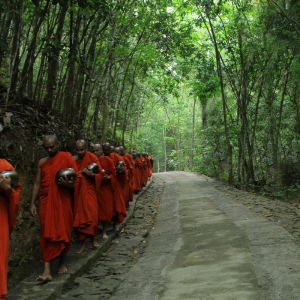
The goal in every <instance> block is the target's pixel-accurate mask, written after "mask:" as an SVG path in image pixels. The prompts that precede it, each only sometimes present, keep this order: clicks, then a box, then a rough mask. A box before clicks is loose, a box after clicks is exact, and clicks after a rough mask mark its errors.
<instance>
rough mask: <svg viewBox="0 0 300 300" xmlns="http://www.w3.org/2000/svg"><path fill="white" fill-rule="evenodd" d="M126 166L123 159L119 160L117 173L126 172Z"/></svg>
mask: <svg viewBox="0 0 300 300" xmlns="http://www.w3.org/2000/svg"><path fill="white" fill-rule="evenodd" d="M124 167H125V164H124V162H123V161H121V160H120V161H119V162H118V163H117V164H116V171H117V173H119V174H121V173H123V172H124Z"/></svg>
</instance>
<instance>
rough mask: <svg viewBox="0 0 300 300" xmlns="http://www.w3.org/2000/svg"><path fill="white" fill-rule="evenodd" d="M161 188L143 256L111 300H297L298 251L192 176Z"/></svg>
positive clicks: (166, 176) (176, 177) (281, 233)
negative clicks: (160, 198)
mask: <svg viewBox="0 0 300 300" xmlns="http://www.w3.org/2000/svg"><path fill="white" fill-rule="evenodd" d="M155 176H158V177H159V178H161V179H163V180H164V182H165V189H164V193H163V197H162V201H161V205H160V207H159V210H158V215H157V217H156V221H155V226H154V229H153V230H151V234H150V237H151V238H150V239H149V243H148V246H147V247H146V251H145V253H144V255H143V256H142V257H141V258H140V259H139V260H138V262H137V263H136V265H135V266H134V267H133V268H131V270H130V271H129V272H128V273H127V275H126V276H125V278H124V281H123V283H122V284H121V285H120V286H119V288H118V290H117V291H116V293H114V295H113V296H112V297H111V298H110V299H111V300H117V299H118V300H120V299H122V300H126V299H131V300H152V299H153V300H154V299H155V300H156V299H161V300H169V299H172V300H176V299H182V300H188V299H198V300H200V299H203V300H204V299H206V300H208V299H209V300H212V299H216V300H218V299H220V300H226V299H228V300H229V299H232V300H235V299H236V300H247V299H251V300H260V299H270V300H271V299H272V300H276V299H284V300H290V299H300V284H299V283H300V281H299V279H300V259H299V248H298V246H297V245H296V244H295V243H294V238H293V237H292V235H290V234H289V233H288V232H287V231H286V230H285V229H283V228H282V227H279V226H278V225H277V224H275V223H270V222H268V221H267V220H262V219H261V218H258V216H257V214H255V213H253V212H251V211H249V209H247V208H246V207H245V206H243V205H242V204H239V203H237V202H236V201H235V200H234V199H230V198H228V197H226V196H225V195H224V194H222V193H220V192H219V191H217V190H216V189H215V188H214V187H213V186H212V185H211V184H209V183H208V182H207V181H206V180H205V177H203V176H198V175H195V174H193V173H185V172H168V173H159V174H155Z"/></svg>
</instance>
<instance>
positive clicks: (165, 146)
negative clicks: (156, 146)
mask: <svg viewBox="0 0 300 300" xmlns="http://www.w3.org/2000/svg"><path fill="white" fill-rule="evenodd" d="M166 121H167V112H166V114H165V118H164V127H163V138H164V152H165V172H167V140H166V137H167V128H166Z"/></svg>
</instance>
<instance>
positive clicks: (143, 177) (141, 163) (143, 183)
mask: <svg viewBox="0 0 300 300" xmlns="http://www.w3.org/2000/svg"><path fill="white" fill-rule="evenodd" d="M137 160H138V162H139V165H140V171H141V179H140V180H141V186H142V187H144V186H146V183H147V181H145V160H144V159H143V157H141V153H140V152H137Z"/></svg>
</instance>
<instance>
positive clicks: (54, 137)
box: [43, 134, 58, 143]
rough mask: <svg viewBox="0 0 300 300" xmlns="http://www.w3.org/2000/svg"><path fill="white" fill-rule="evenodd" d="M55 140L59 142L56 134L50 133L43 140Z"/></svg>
mask: <svg viewBox="0 0 300 300" xmlns="http://www.w3.org/2000/svg"><path fill="white" fill-rule="evenodd" d="M49 141H53V142H54V143H58V139H57V136H56V135H55V134H49V135H46V136H45V137H44V140H43V142H44V143H45V142H49Z"/></svg>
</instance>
